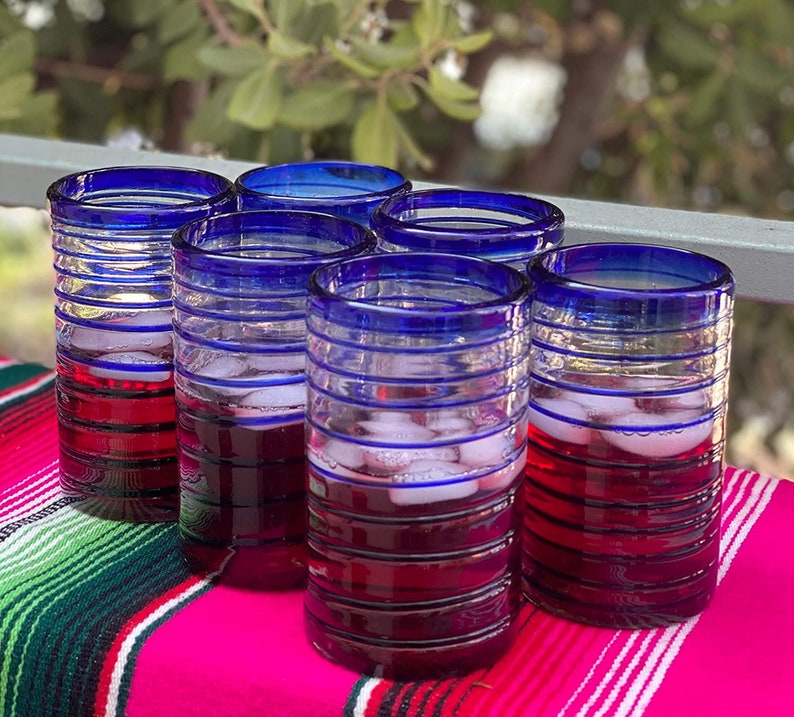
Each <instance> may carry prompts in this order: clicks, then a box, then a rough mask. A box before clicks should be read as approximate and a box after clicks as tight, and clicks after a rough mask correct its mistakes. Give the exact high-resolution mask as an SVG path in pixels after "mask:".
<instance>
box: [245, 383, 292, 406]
mask: <svg viewBox="0 0 794 717" xmlns="http://www.w3.org/2000/svg"><path fill="white" fill-rule="evenodd" d="M305 404H306V384H305V383H304V382H303V381H301V382H299V383H281V384H275V385H273V386H263V387H262V388H258V389H257V390H256V391H252V392H251V393H249V394H248V395H247V396H245V397H244V398H242V399H241V400H240V405H242V406H250V407H252V408H259V409H283V408H296V409H300V408H303V406H304V405H305Z"/></svg>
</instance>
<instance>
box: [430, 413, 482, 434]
mask: <svg viewBox="0 0 794 717" xmlns="http://www.w3.org/2000/svg"><path fill="white" fill-rule="evenodd" d="M425 426H426V427H427V428H429V429H430V430H431V431H433V432H435V433H436V434H437V435H439V436H450V435H454V436H461V435H466V434H467V433H471V431H472V428H473V427H474V424H473V423H472V422H471V421H470V420H469V419H468V418H465V417H463V416H461V415H460V414H456V415H454V416H439V415H436V414H434V413H431V414H429V415H428V417H427V422H426V423H425Z"/></svg>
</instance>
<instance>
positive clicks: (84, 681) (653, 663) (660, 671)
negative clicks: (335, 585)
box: [0, 361, 794, 717]
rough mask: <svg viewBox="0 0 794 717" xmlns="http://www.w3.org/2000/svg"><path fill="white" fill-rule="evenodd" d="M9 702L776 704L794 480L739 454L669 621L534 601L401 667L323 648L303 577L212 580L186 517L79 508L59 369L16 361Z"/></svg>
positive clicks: (784, 672) (224, 709)
mask: <svg viewBox="0 0 794 717" xmlns="http://www.w3.org/2000/svg"><path fill="white" fill-rule="evenodd" d="M0 468H1V469H2V470H0V714H9V715H37V716H38V715H49V714H62V715H70V716H71V715H78V716H79V715H122V714H124V715H134V716H143V715H146V716H149V717H158V716H159V715H163V716H166V715H167V716H168V717H171V716H172V715H223V716H224V717H235V716H237V715H240V716H242V715H268V716H270V715H274V716H278V715H289V716H290V717H310V716H311V717H325V716H326V715H328V716H331V715H333V716H335V717H338V716H339V715H362V716H366V717H385V716H386V715H403V716H405V717H420V716H425V715H427V716H430V717H445V716H452V715H455V716H460V717H463V716H467V715H471V716H474V715H477V716H478V717H480V716H482V717H511V716H520V715H532V716H533V717H534V716H545V715H558V716H565V717H576V716H584V715H592V716H594V717H595V716H601V715H609V716H612V715H648V716H649V717H657V716H658V717H661V716H665V717H666V716H668V715H682V716H683V715H699V716H701V717H703V716H707V715H734V714H735V715H756V714H758V715H776V714H788V713H789V712H790V711H791V707H790V706H789V702H790V700H791V696H790V695H791V689H792V685H794V611H792V609H791V602H792V597H794V563H792V562H791V561H789V560H788V546H789V544H790V543H791V542H792V541H794V483H789V482H787V481H778V480H775V479H771V478H765V477H762V476H759V475H758V474H755V473H751V472H749V471H743V470H738V469H735V468H729V469H728V470H727V471H726V475H725V499H724V516H723V518H724V519H723V530H722V551H721V558H720V572H719V587H718V590H717V594H716V596H715V598H714V601H713V603H712V604H711V606H710V607H709V608H708V609H707V610H706V611H705V612H704V613H703V614H702V615H700V616H699V617H698V618H696V619H693V620H690V621H689V622H686V623H683V624H681V625H677V626H674V627H670V628H665V629H657V630H640V631H616V630H607V629H601V628H593V627H586V626H582V625H578V624H574V623H571V622H566V621H564V620H560V619H558V618H554V617H551V616H549V615H546V614H545V613H543V612H541V611H539V610H537V609H535V608H533V607H532V606H529V605H527V606H525V607H524V608H523V611H522V613H521V617H520V619H521V623H522V627H521V632H520V636H519V638H518V640H517V642H516V643H515V645H514V646H513V648H512V649H511V651H510V652H509V653H508V654H507V655H506V656H505V657H504V658H503V659H501V660H500V661H499V662H498V663H496V664H495V665H493V666H492V667H491V668H489V669H487V670H481V671H478V672H476V673H474V674H471V675H468V676H466V677H464V678H456V679H450V680H440V681H424V682H391V681H388V680H381V679H375V678H366V677H361V676H360V675H357V674H354V673H352V672H349V671H348V670H345V669H343V668H341V667H339V666H336V665H334V664H331V663H330V662H327V661H326V660H324V659H323V658H321V657H320V656H319V655H318V654H317V653H316V652H315V651H314V650H313V649H312V647H311V645H309V644H308V643H307V641H306V639H305V637H304V634H303V623H302V619H303V618H302V595H301V593H300V591H290V592H282V593H271V594H264V593H257V592H249V591H244V590H235V589H232V588H228V587H221V586H212V585H210V584H209V583H207V582H205V581H202V580H200V579H197V578H195V577H192V576H191V575H190V574H189V573H188V571H187V570H186V568H185V567H184V565H183V564H182V561H181V559H180V558H179V555H178V551H177V550H176V537H175V533H174V526H173V525H134V524H125V523H118V522H112V521H105V520H103V519H101V518H97V517H95V516H91V515H88V514H86V513H84V512H81V511H79V510H76V509H75V506H74V505H73V502H72V501H70V500H69V499H66V498H64V497H63V496H62V495H61V494H60V492H59V490H58V485H57V438H56V425H55V414H54V399H53V390H52V374H51V372H49V371H47V370H45V369H42V368H41V367H37V366H32V365H20V364H13V363H10V362H5V361H0Z"/></svg>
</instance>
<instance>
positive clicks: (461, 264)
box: [307, 252, 529, 339]
mask: <svg viewBox="0 0 794 717" xmlns="http://www.w3.org/2000/svg"><path fill="white" fill-rule="evenodd" d="M383 280H393V281H400V280H403V281H406V282H408V281H417V280H424V281H440V282H447V283H449V285H450V287H451V288H452V287H454V286H455V285H458V286H460V287H461V288H464V287H467V286H469V287H470V286H478V287H480V288H487V289H488V290H489V291H491V292H492V293H493V298H490V299H487V300H480V301H475V302H467V303H457V304H452V305H446V306H434V307H431V308H426V309H425V308H417V307H410V308H404V307H398V306H391V305H382V304H378V303H372V302H368V301H364V300H360V299H355V298H351V297H350V296H346V295H345V291H346V290H347V289H349V288H351V287H354V286H357V285H361V284H366V283H369V282H373V283H378V282H380V281H383ZM450 293H451V295H452V296H454V292H450ZM528 293H529V282H528V281H527V279H526V277H524V276H523V275H522V274H521V273H520V272H519V271H517V270H516V269H513V268H511V267H509V266H507V265H505V264H497V263H495V262H492V261H489V260H487V259H481V258H475V257H466V256H460V255H457V254H437V253H430V252H407V253H395V254H371V255H368V256H361V257H357V258H355V259H347V260H344V261H338V262H334V263H333V264H329V265H327V266H324V267H321V268H320V269H317V270H316V271H315V272H314V273H313V274H312V276H311V278H310V279H309V311H308V317H307V318H308V319H309V321H310V323H311V320H312V318H313V317H322V318H323V319H324V320H327V321H331V322H332V323H339V324H340V325H342V326H346V327H354V328H361V329H363V330H367V331H384V332H387V333H434V334H438V333H442V334H443V333H450V332H455V331H464V332H471V331H474V330H476V329H480V330H483V331H487V330H491V331H493V330H497V331H501V332H505V331H508V330H510V322H511V321H512V320H513V317H514V316H515V315H516V314H522V315H523V312H524V310H525V308H526V306H527V298H528ZM524 328H525V327H524ZM479 339H482V337H481V336H480V337H479Z"/></svg>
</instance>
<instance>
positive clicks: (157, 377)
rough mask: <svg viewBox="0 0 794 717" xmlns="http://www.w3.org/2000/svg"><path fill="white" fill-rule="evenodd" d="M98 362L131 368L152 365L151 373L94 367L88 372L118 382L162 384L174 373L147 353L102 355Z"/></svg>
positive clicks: (161, 361)
mask: <svg viewBox="0 0 794 717" xmlns="http://www.w3.org/2000/svg"><path fill="white" fill-rule="evenodd" d="M97 360H98V361H107V362H108V363H117V364H122V365H124V364H127V365H131V366H147V365H151V368H152V370H150V371H127V370H125V369H123V368H109V367H106V366H97V365H92V366H91V367H90V368H89V369H88V372H89V373H90V374H92V375H94V376H98V377H99V378H111V379H116V380H117V381H153V382H155V383H160V382H161V381H167V380H168V379H170V378H171V376H172V372H171V371H168V370H167V369H164V368H162V366H163V360H162V359H161V358H159V357H158V356H154V355H152V354H150V353H147V352H146V351H119V352H113V353H107V354H102V355H101V356H99V357H98V358H97Z"/></svg>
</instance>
